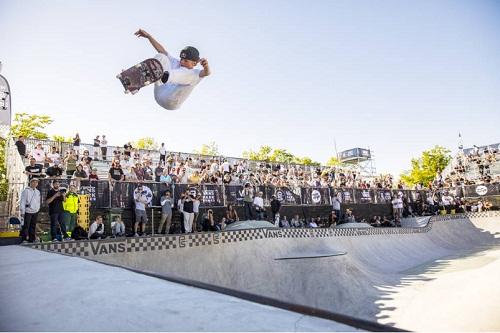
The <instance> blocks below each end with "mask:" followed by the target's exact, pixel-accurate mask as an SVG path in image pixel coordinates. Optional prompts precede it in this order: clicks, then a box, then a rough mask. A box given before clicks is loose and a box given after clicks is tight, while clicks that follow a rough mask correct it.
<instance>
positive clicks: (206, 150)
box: [193, 141, 220, 156]
mask: <svg viewBox="0 0 500 333" xmlns="http://www.w3.org/2000/svg"><path fill="white" fill-rule="evenodd" d="M193 153H195V154H200V155H207V156H218V155H220V154H219V146H218V145H217V144H216V143H215V142H214V141H210V142H209V143H208V144H205V143H204V144H202V145H201V147H200V149H199V150H198V149H195V150H193Z"/></svg>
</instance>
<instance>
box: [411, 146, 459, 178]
mask: <svg viewBox="0 0 500 333" xmlns="http://www.w3.org/2000/svg"><path fill="white" fill-rule="evenodd" d="M450 160H451V155H450V150H448V149H446V148H444V147H441V146H434V148H432V149H430V150H425V151H424V152H422V155H421V156H420V157H419V158H413V159H412V160H411V165H412V169H411V170H410V171H406V172H404V173H403V174H401V180H402V181H403V182H405V183H406V184H407V185H409V186H413V185H415V184H418V183H423V184H424V185H427V184H429V182H431V181H432V180H433V179H434V177H436V173H437V172H440V171H443V169H444V168H445V167H446V166H447V165H448V163H449V162H450Z"/></svg>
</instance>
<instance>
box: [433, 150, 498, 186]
mask: <svg viewBox="0 0 500 333" xmlns="http://www.w3.org/2000/svg"><path fill="white" fill-rule="evenodd" d="M446 171H447V172H443V173H438V174H437V175H436V178H435V179H434V182H433V184H432V186H433V187H435V188H450V187H457V186H461V185H481V184H491V183H498V182H500V151H499V149H498V147H496V148H493V147H485V148H482V149H480V148H479V147H477V146H474V148H473V149H472V150H470V151H467V153H464V151H463V150H462V151H460V152H459V153H458V154H457V155H456V156H455V157H454V158H453V159H452V161H451V162H450V165H449V167H448V169H447V170H446Z"/></svg>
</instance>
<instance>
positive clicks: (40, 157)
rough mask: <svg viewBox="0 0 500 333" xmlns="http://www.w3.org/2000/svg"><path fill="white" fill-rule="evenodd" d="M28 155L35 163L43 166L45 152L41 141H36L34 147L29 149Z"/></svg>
mask: <svg viewBox="0 0 500 333" xmlns="http://www.w3.org/2000/svg"><path fill="white" fill-rule="evenodd" d="M29 157H32V158H34V159H35V162H36V164H38V165H40V166H41V167H42V168H43V166H44V163H45V152H44V151H43V148H42V143H41V142H38V143H37V144H36V147H35V149H33V150H32V151H31V153H30V154H29Z"/></svg>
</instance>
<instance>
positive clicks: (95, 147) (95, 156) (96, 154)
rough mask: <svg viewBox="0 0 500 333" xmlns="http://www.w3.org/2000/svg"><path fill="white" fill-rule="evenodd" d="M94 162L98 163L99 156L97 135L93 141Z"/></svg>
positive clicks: (99, 147)
mask: <svg viewBox="0 0 500 333" xmlns="http://www.w3.org/2000/svg"><path fill="white" fill-rule="evenodd" d="M93 147H94V151H93V153H94V154H93V155H94V160H96V161H98V160H99V155H100V153H101V140H100V139H99V135H97V136H96V137H95V139H94V145H93Z"/></svg>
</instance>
